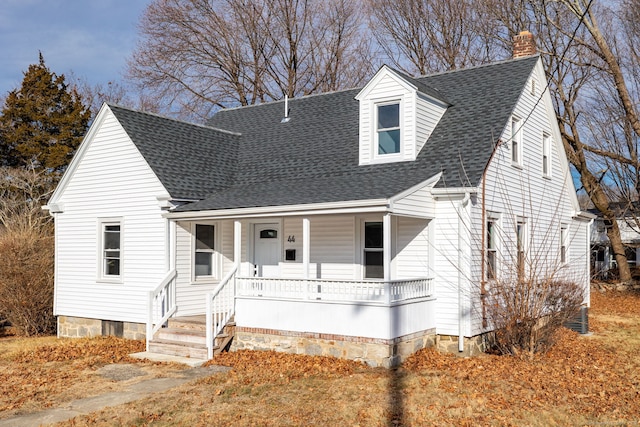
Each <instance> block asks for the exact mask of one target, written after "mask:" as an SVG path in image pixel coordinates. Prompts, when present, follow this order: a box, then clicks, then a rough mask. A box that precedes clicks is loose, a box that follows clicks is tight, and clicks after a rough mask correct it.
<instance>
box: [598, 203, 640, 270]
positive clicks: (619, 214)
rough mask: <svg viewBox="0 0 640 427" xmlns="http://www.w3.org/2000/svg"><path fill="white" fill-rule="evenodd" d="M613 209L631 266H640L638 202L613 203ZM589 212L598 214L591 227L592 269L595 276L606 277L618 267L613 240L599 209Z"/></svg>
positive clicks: (639, 213) (611, 205)
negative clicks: (611, 240)
mask: <svg viewBox="0 0 640 427" xmlns="http://www.w3.org/2000/svg"><path fill="white" fill-rule="evenodd" d="M609 207H610V208H611V210H613V212H614V213H615V215H616V218H618V219H617V222H618V228H619V229H620V237H621V238H622V244H623V245H624V247H625V255H626V256H627V262H628V263H629V266H630V267H638V266H640V250H639V249H640V223H639V222H638V219H640V210H639V209H638V205H637V204H635V203H634V204H631V205H630V204H628V203H611V204H610V205H609ZM589 212H591V213H592V214H594V215H596V219H595V221H594V222H593V225H592V227H591V271H592V272H593V274H594V276H596V277H600V278H603V279H606V278H608V277H609V275H610V271H611V270H612V269H616V268H617V264H616V260H615V258H614V256H613V252H612V250H611V242H610V241H609V236H607V221H605V219H604V218H603V217H602V213H601V212H600V211H598V210H597V209H590V210H589Z"/></svg>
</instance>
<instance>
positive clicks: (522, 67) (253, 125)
mask: <svg viewBox="0 0 640 427" xmlns="http://www.w3.org/2000/svg"><path fill="white" fill-rule="evenodd" d="M537 61H538V57H537V56H534V57H529V58H524V59H517V60H509V61H505V62H500V63H495V64H490V65H485V66H480V67H476V68H471V69H466V70H461V71H454V72H447V73H442V74H436V75H432V76H426V77H419V78H416V79H415V81H416V82H418V83H419V84H420V85H421V87H422V88H424V87H428V88H430V89H432V90H433V91H434V93H437V94H442V97H443V98H444V99H446V100H447V101H448V102H449V103H450V106H449V108H448V109H447V111H446V113H445V114H444V115H443V117H442V119H441V120H440V122H439V123H438V125H437V126H436V128H435V129H434V131H433V132H432V134H431V136H430V138H429V139H428V141H427V142H426V144H425V146H424V147H423V148H422V150H421V151H420V153H419V155H418V157H417V159H416V161H413V162H399V163H392V164H379V165H367V166H358V101H356V100H355V99H354V97H355V96H356V95H357V93H358V92H359V91H360V89H353V90H346V91H340V92H333V93H328V94H322V95H311V96H306V97H302V98H296V99H292V100H289V109H290V114H289V117H290V121H289V122H287V123H281V119H282V117H283V112H284V105H283V102H272V103H267V104H262V105H256V106H250V107H242V108H235V109H228V110H222V111H219V112H218V113H217V114H215V115H214V116H213V117H212V118H211V119H210V121H209V122H208V125H209V126H211V127H199V126H194V125H189V124H184V123H181V122H176V121H171V120H168V119H160V118H158V117H157V116H149V119H148V120H149V122H150V123H148V124H147V123H146V121H147V119H145V118H143V117H145V116H146V115H145V114H142V113H136V114H139V116H138V115H136V114H134V113H133V112H130V111H127V112H126V114H125V113H124V111H125V110H121V111H120V113H117V114H116V115H117V116H118V119H120V116H123V117H124V116H127V118H126V120H125V121H126V122H127V123H123V126H124V127H125V129H126V130H127V132H128V133H129V134H130V135H131V137H132V139H133V140H134V142H135V143H136V145H138V147H139V148H140V151H141V152H142V154H143V155H144V156H145V158H147V160H148V161H149V164H150V165H151V167H152V168H153V169H154V171H156V174H157V175H158V177H159V178H160V180H161V181H162V182H163V184H165V186H167V189H168V190H169V192H170V193H171V194H172V196H174V197H175V195H176V194H177V193H183V194H191V195H193V196H196V195H198V196H199V195H201V194H203V193H206V194H208V197H206V198H204V199H203V200H201V201H199V202H196V203H191V204H187V205H184V206H182V207H180V208H179V210H182V211H189V210H213V209H228V208H241V207H257V206H278V205H291V204H306V203H321V202H337V201H347V200H366V199H378V198H388V197H391V196H393V195H396V194H398V193H400V192H402V191H404V190H406V189H408V188H410V187H412V186H414V185H416V184H419V183H420V182H423V181H425V180H426V179H428V178H430V177H432V176H433V175H435V174H437V173H439V172H443V176H442V179H441V180H440V181H439V182H438V184H437V186H439V187H462V186H476V185H478V184H479V182H480V179H481V177H482V173H483V171H484V168H485V166H486V164H487V162H488V160H489V157H490V155H491V151H492V149H493V146H494V143H495V141H496V140H497V138H498V137H499V135H500V134H501V133H502V131H503V129H504V128H505V126H506V124H507V123H508V121H509V118H510V115H511V113H512V111H513V109H514V107H515V105H516V102H517V100H518V98H519V96H520V94H521V92H522V90H523V88H524V86H525V83H526V81H527V79H528V78H529V76H530V74H531V72H532V70H533V67H534V66H535V64H536V62H537ZM165 126H166V127H167V128H168V129H163V127H165ZM192 127H193V129H192ZM213 128H218V129H225V130H227V131H230V132H235V133H238V134H241V136H236V135H230V134H228V133H222V132H219V131H216V130H215V129H213ZM132 132H133V133H132ZM156 139H159V140H161V141H162V142H157V141H156ZM185 145H186V146H187V147H184V146H185ZM189 146H190V147H189ZM164 149H168V150H170V152H169V153H159V152H158V151H162V150H164ZM167 183H171V186H168V185H167ZM170 187H171V188H170ZM178 190H179V191H178ZM174 191H176V192H177V193H176V194H174ZM197 198H202V197H200V196H199V197H197Z"/></svg>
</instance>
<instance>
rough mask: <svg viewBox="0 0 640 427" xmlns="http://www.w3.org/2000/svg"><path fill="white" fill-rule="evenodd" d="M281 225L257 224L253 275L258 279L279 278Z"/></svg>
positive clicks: (254, 238)
mask: <svg viewBox="0 0 640 427" xmlns="http://www.w3.org/2000/svg"><path fill="white" fill-rule="evenodd" d="M280 248H281V245H280V224H277V223H274V224H255V226H254V235H253V264H254V271H253V275H254V276H257V277H279V276H280V258H281V255H282V253H281V252H282V251H281V249H280Z"/></svg>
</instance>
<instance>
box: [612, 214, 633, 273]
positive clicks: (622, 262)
mask: <svg viewBox="0 0 640 427" xmlns="http://www.w3.org/2000/svg"><path fill="white" fill-rule="evenodd" d="M607 236H608V237H609V242H611V250H612V251H613V256H614V257H615V259H616V264H618V273H619V274H620V281H621V282H625V283H626V282H630V281H631V269H630V268H629V263H628V262H627V255H626V254H625V251H624V245H623V244H622V238H621V237H620V229H619V228H618V221H616V220H615V219H614V220H613V222H612V223H611V227H607Z"/></svg>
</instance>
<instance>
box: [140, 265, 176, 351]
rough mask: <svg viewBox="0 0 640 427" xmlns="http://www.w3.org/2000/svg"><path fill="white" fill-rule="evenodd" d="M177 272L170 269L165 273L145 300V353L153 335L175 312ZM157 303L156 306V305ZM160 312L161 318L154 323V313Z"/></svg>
mask: <svg viewBox="0 0 640 427" xmlns="http://www.w3.org/2000/svg"><path fill="white" fill-rule="evenodd" d="M177 275H178V273H177V271H176V270H175V268H174V269H171V270H169V271H168V272H167V274H166V275H165V277H164V279H162V281H161V282H160V284H159V285H158V286H157V287H156V288H155V289H154V290H152V291H149V296H148V299H147V332H146V333H147V351H148V350H149V342H150V341H151V340H152V339H153V335H154V334H155V333H156V332H158V330H160V328H161V327H162V325H164V324H165V323H166V322H167V320H169V318H170V317H171V316H173V314H174V313H175V312H176V309H177V306H176V280H175V279H176V276H177ZM156 303H157V304H156ZM156 310H159V311H160V314H161V318H160V320H158V321H157V322H156V321H155V319H154V318H155V317H156V316H155V314H156V313H155V312H156Z"/></svg>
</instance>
